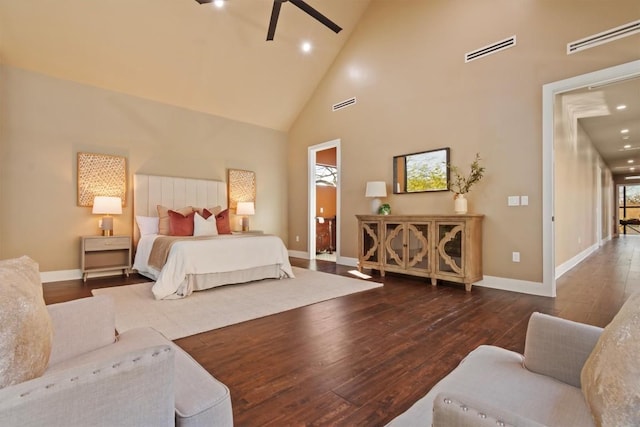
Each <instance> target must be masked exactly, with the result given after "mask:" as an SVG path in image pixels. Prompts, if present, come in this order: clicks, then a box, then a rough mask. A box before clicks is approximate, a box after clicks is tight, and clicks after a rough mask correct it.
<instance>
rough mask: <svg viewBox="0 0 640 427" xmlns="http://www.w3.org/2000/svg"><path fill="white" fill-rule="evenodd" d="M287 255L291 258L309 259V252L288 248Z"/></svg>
mask: <svg viewBox="0 0 640 427" xmlns="http://www.w3.org/2000/svg"><path fill="white" fill-rule="evenodd" d="M289 256H290V257H292V258H301V259H309V252H303V251H294V250H291V249H289Z"/></svg>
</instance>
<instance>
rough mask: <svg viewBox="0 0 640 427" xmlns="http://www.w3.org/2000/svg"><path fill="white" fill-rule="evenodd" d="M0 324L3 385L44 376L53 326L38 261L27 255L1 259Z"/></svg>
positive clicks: (0, 379)
mask: <svg viewBox="0 0 640 427" xmlns="http://www.w3.org/2000/svg"><path fill="white" fill-rule="evenodd" d="M0 325H1V327H0V388H3V387H6V386H8V385H12V384H18V383H21V382H24V381H27V380H30V379H33V378H37V377H39V376H41V375H42V374H43V372H44V371H45V369H46V368H47V364H48V363H49V355H50V354H51V343H52V339H53V328H52V326H51V318H50V317H49V312H48V311H47V308H46V306H45V303H44V299H43V297H42V284H41V283H40V272H39V269H38V263H36V262H35V261H34V260H32V259H31V258H29V257H27V256H23V257H21V258H14V259H7V260H3V261H0Z"/></svg>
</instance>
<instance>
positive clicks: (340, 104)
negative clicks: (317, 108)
mask: <svg viewBox="0 0 640 427" xmlns="http://www.w3.org/2000/svg"><path fill="white" fill-rule="evenodd" d="M355 103H356V97H355V96H354V97H353V98H349V99H346V100H344V101H342V102H338V103H337V104H333V107H331V109H332V110H333V111H338V110H342V109H343V108H347V107H348V106H350V105H353V104H355Z"/></svg>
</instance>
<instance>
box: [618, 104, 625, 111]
mask: <svg viewBox="0 0 640 427" xmlns="http://www.w3.org/2000/svg"><path fill="white" fill-rule="evenodd" d="M626 108H627V106H626V105H624V104H620V105H618V106H616V110H624V109H626Z"/></svg>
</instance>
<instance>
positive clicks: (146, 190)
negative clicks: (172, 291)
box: [133, 174, 227, 243]
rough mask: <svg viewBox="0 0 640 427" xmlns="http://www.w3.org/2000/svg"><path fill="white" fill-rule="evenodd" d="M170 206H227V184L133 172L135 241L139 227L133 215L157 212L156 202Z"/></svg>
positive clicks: (153, 214)
mask: <svg viewBox="0 0 640 427" xmlns="http://www.w3.org/2000/svg"><path fill="white" fill-rule="evenodd" d="M158 205H162V206H166V207H168V208H170V209H179V208H182V207H185V206H197V207H203V208H206V207H213V206H221V207H222V209H226V207H227V184H226V183H225V182H224V181H214V180H210V179H193V178H176V177H171V176H157V175H142V174H135V175H134V176H133V215H134V218H133V220H134V221H133V223H134V225H133V240H134V242H136V243H137V242H138V239H139V238H140V231H139V230H138V226H137V225H136V223H135V216H136V215H142V216H158V210H157V206H158Z"/></svg>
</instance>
